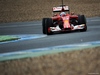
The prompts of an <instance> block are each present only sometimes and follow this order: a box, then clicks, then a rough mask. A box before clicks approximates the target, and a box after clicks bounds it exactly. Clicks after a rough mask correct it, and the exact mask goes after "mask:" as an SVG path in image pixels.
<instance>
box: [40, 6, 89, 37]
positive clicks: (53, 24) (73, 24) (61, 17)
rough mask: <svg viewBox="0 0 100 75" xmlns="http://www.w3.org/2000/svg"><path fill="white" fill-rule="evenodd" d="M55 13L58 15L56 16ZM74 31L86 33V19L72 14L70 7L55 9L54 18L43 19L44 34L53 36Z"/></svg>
mask: <svg viewBox="0 0 100 75" xmlns="http://www.w3.org/2000/svg"><path fill="white" fill-rule="evenodd" d="M55 12H56V13H57V14H54V13H55ZM74 30H80V31H86V30H87V25H86V18H85V16H84V15H75V14H74V12H72V13H70V11H69V7H68V6H65V5H61V6H59V7H53V16H52V17H51V18H43V19H42V31H43V34H47V35H51V34H53V33H54V32H67V31H74Z"/></svg>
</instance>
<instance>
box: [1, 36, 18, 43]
mask: <svg viewBox="0 0 100 75" xmlns="http://www.w3.org/2000/svg"><path fill="white" fill-rule="evenodd" d="M18 39H19V38H18V37H13V36H0V42H5V41H12V40H18Z"/></svg>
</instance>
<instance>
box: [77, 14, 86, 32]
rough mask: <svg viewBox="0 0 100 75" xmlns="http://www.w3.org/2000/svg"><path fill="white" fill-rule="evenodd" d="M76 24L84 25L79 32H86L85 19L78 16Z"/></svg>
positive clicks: (82, 16)
mask: <svg viewBox="0 0 100 75" xmlns="http://www.w3.org/2000/svg"><path fill="white" fill-rule="evenodd" d="M78 24H79V25H80V24H85V26H84V28H83V29H81V30H80V31H87V25H86V18H85V16H84V15H78Z"/></svg>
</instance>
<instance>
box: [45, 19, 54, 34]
mask: <svg viewBox="0 0 100 75" xmlns="http://www.w3.org/2000/svg"><path fill="white" fill-rule="evenodd" d="M52 26H53V20H52V19H51V18H47V19H46V20H45V32H46V34H47V35H51V34H53V32H52V31H51V29H50V27H52Z"/></svg>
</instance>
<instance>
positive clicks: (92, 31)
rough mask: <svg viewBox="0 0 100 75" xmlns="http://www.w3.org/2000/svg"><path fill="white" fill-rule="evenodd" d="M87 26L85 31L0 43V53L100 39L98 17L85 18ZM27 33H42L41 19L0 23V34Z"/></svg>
mask: <svg viewBox="0 0 100 75" xmlns="http://www.w3.org/2000/svg"><path fill="white" fill-rule="evenodd" d="M87 27H88V30H87V31H86V32H79V31H75V32H71V33H57V34H54V35H49V36H46V37H42V38H37V39H29V40H23V41H18V42H11V43H5V44H0V53H7V52H14V51H22V50H29V49H37V48H45V47H52V46H59V45H69V44H76V43H84V42H91V41H100V17H94V18H87ZM27 34H28V35H29V34H32V35H33V34H42V24H41V21H32V22H16V23H2V24H0V35H27ZM42 35H43V34H42Z"/></svg>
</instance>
